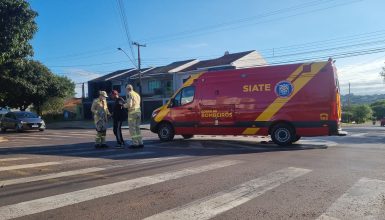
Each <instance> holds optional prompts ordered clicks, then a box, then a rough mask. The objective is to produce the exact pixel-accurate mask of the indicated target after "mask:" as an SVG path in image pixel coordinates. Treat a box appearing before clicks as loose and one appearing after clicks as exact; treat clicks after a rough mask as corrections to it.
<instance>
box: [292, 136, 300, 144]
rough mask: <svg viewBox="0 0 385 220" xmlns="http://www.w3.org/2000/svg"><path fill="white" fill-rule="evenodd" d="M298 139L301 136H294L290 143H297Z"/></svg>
mask: <svg viewBox="0 0 385 220" xmlns="http://www.w3.org/2000/svg"><path fill="white" fill-rule="evenodd" d="M299 139H301V136H299V135H296V136H295V137H294V138H293V140H292V142H293V143H295V142H297V141H299Z"/></svg>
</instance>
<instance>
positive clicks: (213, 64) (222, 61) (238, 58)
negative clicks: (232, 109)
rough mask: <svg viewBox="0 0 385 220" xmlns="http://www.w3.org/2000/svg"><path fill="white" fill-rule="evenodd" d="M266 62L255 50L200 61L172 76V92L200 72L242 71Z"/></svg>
mask: <svg viewBox="0 0 385 220" xmlns="http://www.w3.org/2000/svg"><path fill="white" fill-rule="evenodd" d="M265 65H267V62H266V60H265V59H264V58H263V57H262V56H261V55H260V54H259V53H258V52H257V51H255V50H250V51H245V52H239V53H229V52H227V51H226V52H225V54H224V55H223V56H221V57H218V58H214V59H209V60H202V61H199V62H197V63H196V64H194V65H191V66H190V67H188V68H185V69H183V70H181V71H179V72H178V73H176V74H175V75H174V78H173V83H174V85H173V86H174V90H176V89H178V88H179V87H181V86H182V84H183V82H185V81H186V80H187V79H188V78H189V77H190V76H191V75H193V74H195V73H198V72H202V71H214V70H223V69H242V68H247V67H254V66H265Z"/></svg>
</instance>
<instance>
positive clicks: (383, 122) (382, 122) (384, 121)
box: [381, 118, 385, 127]
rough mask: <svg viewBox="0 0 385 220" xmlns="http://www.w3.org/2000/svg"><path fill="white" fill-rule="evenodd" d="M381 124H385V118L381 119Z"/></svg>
mask: <svg viewBox="0 0 385 220" xmlns="http://www.w3.org/2000/svg"><path fill="white" fill-rule="evenodd" d="M381 126H382V127H383V126H385V118H383V119H381Z"/></svg>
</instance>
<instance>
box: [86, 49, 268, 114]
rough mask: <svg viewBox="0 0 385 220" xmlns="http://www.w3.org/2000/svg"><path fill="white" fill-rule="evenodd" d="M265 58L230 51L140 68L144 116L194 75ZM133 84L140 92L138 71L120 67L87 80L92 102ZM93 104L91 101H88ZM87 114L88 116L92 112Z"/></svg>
mask: <svg viewBox="0 0 385 220" xmlns="http://www.w3.org/2000/svg"><path fill="white" fill-rule="evenodd" d="M266 64H267V63H266V61H265V60H264V59H263V58H262V56H261V55H260V54H259V53H258V52H256V51H255V50H250V51H245V52H239V53H229V52H226V53H225V54H224V55H223V56H221V57H218V58H214V59H208V60H202V61H199V60H197V59H189V60H183V61H176V62H173V63H170V64H168V65H165V66H159V67H152V68H145V69H142V71H141V81H142V83H141V85H142V94H141V96H142V100H143V105H144V111H143V114H144V118H145V119H148V118H150V116H151V113H152V111H153V110H154V109H156V108H158V107H159V106H161V105H163V104H164V103H166V102H167V100H168V99H169V98H170V97H171V96H172V94H173V93H174V92H175V91H176V90H177V89H179V88H180V87H181V86H182V84H183V82H185V81H186V80H187V79H188V78H189V77H190V76H191V75H194V74H196V73H198V72H202V71H212V70H221V69H239V68H247V67H251V66H263V65H266ZM128 83H130V84H132V85H133V86H134V89H135V90H136V91H139V84H140V83H139V72H138V70H137V69H125V70H118V71H115V72H112V73H109V74H107V75H104V76H101V77H99V78H96V79H93V80H90V81H89V82H88V94H89V95H88V96H89V102H90V101H91V100H92V99H94V98H96V97H98V95H99V91H100V90H104V91H106V92H107V93H110V92H111V91H112V90H118V91H119V93H120V96H122V97H125V95H126V89H125V87H126V85H127V84H128ZM88 104H90V103H88ZM87 108H88V106H87V107H85V112H86V117H87V118H89V117H90V116H89V115H90V113H87Z"/></svg>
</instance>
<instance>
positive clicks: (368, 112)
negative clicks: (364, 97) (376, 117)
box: [352, 105, 373, 123]
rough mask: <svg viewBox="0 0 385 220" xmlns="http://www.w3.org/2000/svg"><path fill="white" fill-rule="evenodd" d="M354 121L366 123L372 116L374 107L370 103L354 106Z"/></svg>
mask: <svg viewBox="0 0 385 220" xmlns="http://www.w3.org/2000/svg"><path fill="white" fill-rule="evenodd" d="M352 114H353V121H355V122H356V123H364V122H365V121H367V120H369V119H371V118H372V114H373V112H372V109H371V108H370V107H369V106H368V105H356V106H353V107H352Z"/></svg>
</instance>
